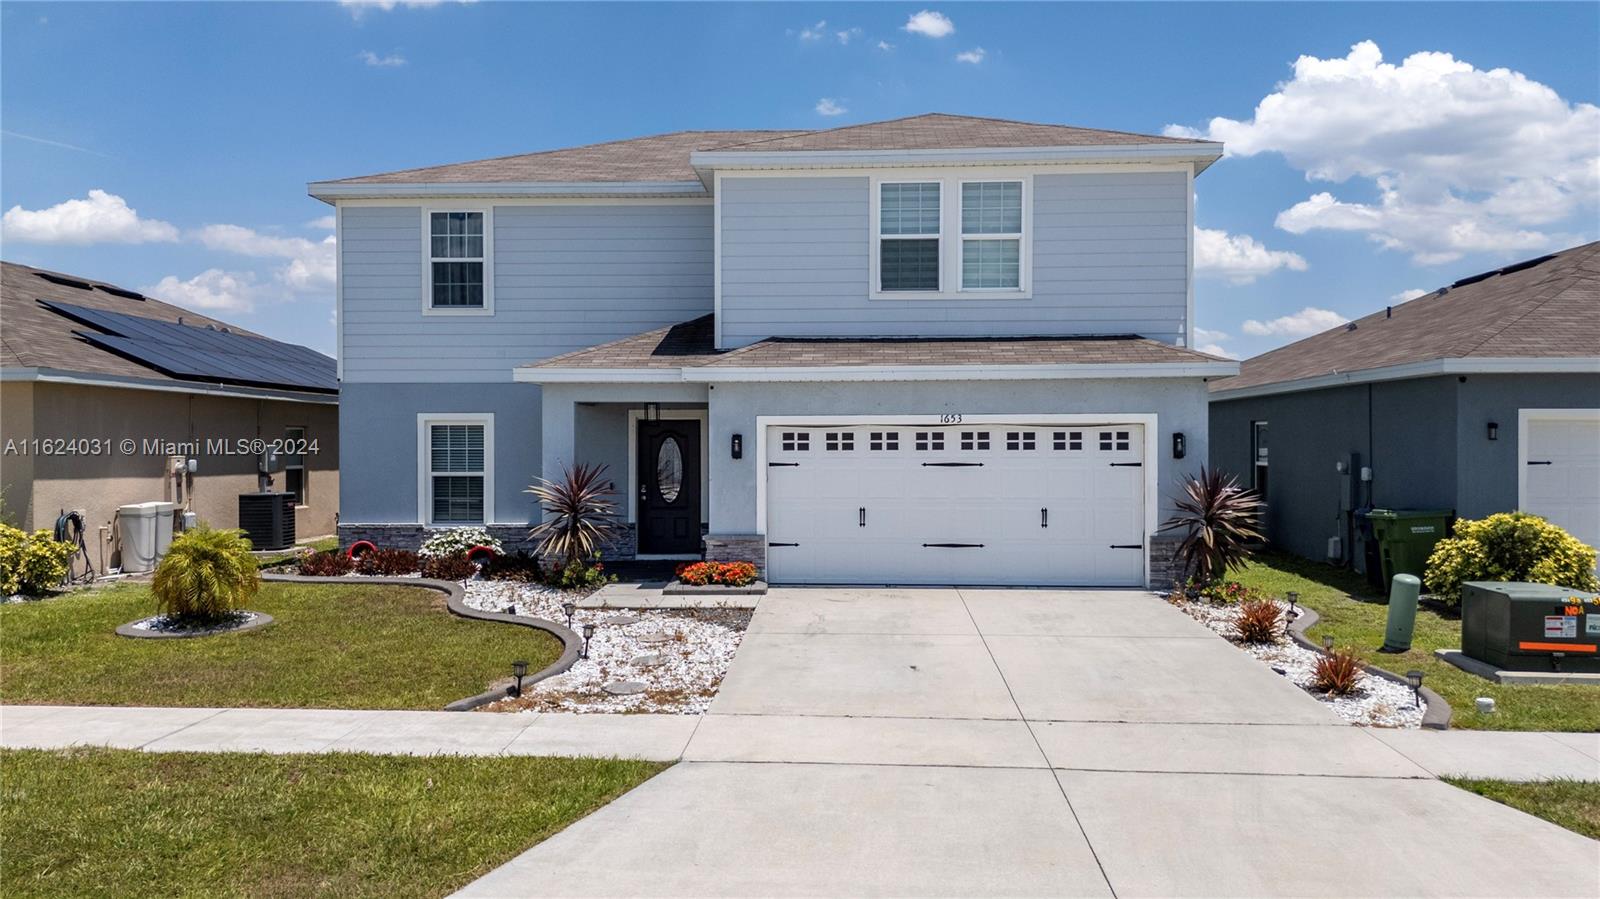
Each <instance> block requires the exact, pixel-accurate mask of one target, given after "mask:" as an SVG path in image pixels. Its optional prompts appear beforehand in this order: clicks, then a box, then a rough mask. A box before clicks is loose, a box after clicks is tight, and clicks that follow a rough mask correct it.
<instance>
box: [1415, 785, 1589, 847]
mask: <svg viewBox="0 0 1600 899" xmlns="http://www.w3.org/2000/svg"><path fill="white" fill-rule="evenodd" d="M1444 780H1445V782H1447V783H1452V784H1455V785H1456V786H1458V787H1460V788H1461V789H1463V790H1468V791H1471V792H1473V793H1477V794H1478V795H1479V796H1487V797H1488V798H1490V799H1493V800H1494V801H1495V802H1499V803H1503V804H1505V805H1509V806H1511V807H1512V808H1514V809H1517V810H1519V811H1524V812H1527V813H1528V814H1530V815H1534V816H1536V817H1539V818H1543V819H1545V820H1546V821H1549V822H1550V823H1552V824H1559V825H1561V826H1562V827H1565V828H1566V829H1568V830H1570V831H1573V832H1574V833H1581V834H1583V835H1584V836H1586V837H1589V838H1590V839H1594V840H1600V783H1597V782H1593V781H1581V780H1542V781H1534V782H1532V783H1512V782H1510V781H1505V780H1469V779H1467V778H1460V777H1446V778H1444Z"/></svg>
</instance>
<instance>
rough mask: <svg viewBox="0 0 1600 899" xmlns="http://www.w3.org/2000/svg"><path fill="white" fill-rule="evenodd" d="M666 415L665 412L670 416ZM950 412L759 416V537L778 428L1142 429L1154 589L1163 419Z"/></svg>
mask: <svg viewBox="0 0 1600 899" xmlns="http://www.w3.org/2000/svg"><path fill="white" fill-rule="evenodd" d="M665 414H666V411H665V410H663V411H662V415H665ZM947 417H948V413H933V414H924V415H757V416H756V471H757V475H756V533H757V534H760V535H762V536H766V533H767V473H768V471H770V469H769V468H768V467H767V433H768V432H769V431H771V430H772V428H774V427H819V428H826V427H829V426H838V425H874V424H878V425H895V426H913V427H915V426H922V427H930V428H951V427H960V426H962V425H1000V424H1016V425H1039V426H1041V427H1053V426H1055V425H1102V424H1103V425H1119V424H1125V425H1139V426H1140V427H1141V428H1142V429H1143V431H1144V449H1143V452H1142V454H1141V455H1140V457H1139V460H1140V461H1141V462H1142V463H1144V464H1143V465H1142V468H1143V469H1144V546H1145V549H1144V583H1145V586H1146V587H1148V586H1149V585H1150V539H1151V538H1152V537H1154V536H1155V533H1156V521H1157V518H1158V515H1159V511H1160V502H1159V500H1158V498H1157V496H1156V488H1157V485H1158V484H1159V483H1160V481H1159V478H1158V477H1157V470H1158V469H1159V468H1160V467H1161V458H1160V456H1159V455H1158V454H1157V444H1158V443H1159V442H1160V441H1159V440H1157V437H1158V436H1159V435H1158V434H1157V432H1156V429H1157V421H1158V416H1157V415H1156V414H1155V413H1153V412H1107V413H1104V414H1089V413H1076V412H1075V413H1055V414H1049V415H1034V414H1029V413H1026V412H1018V413H1013V414H1004V413H1001V414H983V415H961V416H959V420H957V421H944V420H942V419H944V418H947Z"/></svg>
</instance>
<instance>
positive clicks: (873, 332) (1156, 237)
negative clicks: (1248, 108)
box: [721, 172, 1189, 347]
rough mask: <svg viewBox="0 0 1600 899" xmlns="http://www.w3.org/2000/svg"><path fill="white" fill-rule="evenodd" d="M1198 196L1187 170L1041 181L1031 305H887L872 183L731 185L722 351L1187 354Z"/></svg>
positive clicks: (725, 214)
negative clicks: (1061, 340) (1148, 341)
mask: <svg viewBox="0 0 1600 899" xmlns="http://www.w3.org/2000/svg"><path fill="white" fill-rule="evenodd" d="M1187 185H1188V182H1187V178H1186V177H1185V175H1184V174H1183V173H1181V172H1147V173H1146V172H1134V173H1124V174H1110V173H1104V174H1081V175H1077V174H1072V175H1037V176H1035V177H1034V180H1033V196H1032V203H1033V234H1032V235H1031V249H1032V253H1033V261H1032V270H1033V291H1032V294H1033V295H1032V297H1031V298H1030V299H1021V298H1018V299H1000V298H996V297H994V296H993V295H988V296H984V297H981V298H978V297H971V298H966V297H959V296H958V297H953V298H949V299H938V300H903V299H877V300H875V299H871V298H870V293H871V290H870V287H871V285H870V276H869V265H870V258H869V255H870V253H871V251H872V246H871V232H870V220H869V216H870V212H869V210H870V202H871V196H870V189H871V188H870V182H869V180H868V179H867V178H865V177H819V178H813V177H772V178H729V179H724V180H723V181H722V184H721V189H722V200H721V202H722V316H723V320H722V335H723V342H724V344H725V345H727V346H730V347H736V346H744V345H746V344H749V343H754V342H755V341H757V340H760V339H762V338H764V337H769V336H785V337H803V336H814V337H835V336H897V337H899V336H1014V335H1038V334H1139V335H1142V336H1145V337H1151V338H1155V339H1157V340H1163V341H1168V342H1173V343H1175V342H1177V341H1178V340H1179V339H1180V338H1182V336H1183V335H1184V332H1185V330H1186V322H1185V317H1186V315H1187V309H1188V275H1189V269H1188V264H1189V260H1188V251H1189V250H1188V241H1189V236H1188V227H1189V225H1188V197H1187V196H1186V194H1185V191H1186V190H1187ZM946 246H947V251H953V248H954V247H955V246H956V243H955V241H954V240H947V241H946Z"/></svg>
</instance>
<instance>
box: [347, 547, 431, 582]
mask: <svg viewBox="0 0 1600 899" xmlns="http://www.w3.org/2000/svg"><path fill="white" fill-rule="evenodd" d="M417 568H418V559H417V554H416V553H414V552H412V551H411V550H409V549H374V550H370V551H368V552H367V553H366V554H365V555H363V556H362V557H361V558H360V559H358V560H356V571H358V572H360V573H361V574H365V575H379V576H385V577H393V576H395V575H400V574H416V573H417Z"/></svg>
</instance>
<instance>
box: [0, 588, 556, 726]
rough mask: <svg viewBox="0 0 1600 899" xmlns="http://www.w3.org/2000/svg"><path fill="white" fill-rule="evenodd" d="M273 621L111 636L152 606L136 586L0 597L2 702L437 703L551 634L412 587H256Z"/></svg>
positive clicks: (472, 688) (528, 653)
mask: <svg viewBox="0 0 1600 899" xmlns="http://www.w3.org/2000/svg"><path fill="white" fill-rule="evenodd" d="M248 606H249V608H250V609H252V610H254V611H258V612H265V613H267V614H268V615H271V616H272V617H273V618H275V619H276V621H274V622H273V624H271V625H270V626H268V627H265V628H262V629H261V630H255V631H247V632H245V633H240V634H227V635H223V636H215V637H197V638H190V639H167V640H140V639H131V638H128V637H119V636H117V635H116V634H115V633H114V631H115V629H116V627H117V625H119V624H123V623H126V622H129V621H133V620H135V619H138V618H143V617H146V616H148V615H151V614H153V613H154V610H155V605H154V600H152V598H151V596H150V590H149V587H148V586H147V585H136V584H129V585H125V586H118V587H112V588H108V589H103V590H94V591H89V592H85V593H80V594H76V595H72V596H67V597H62V598H60V599H52V600H46V601H42V602H31V603H13V604H8V605H3V606H0V699H3V700H4V701H5V702H8V703H55V704H67V705H151V706H229V707H238V706H255V707H271V708H325V709H439V708H443V707H444V706H445V705H446V704H447V703H450V702H453V701H455V700H457V699H461V698H463V697H467V696H471V695H473V694H476V693H481V692H482V691H483V690H484V689H486V688H487V687H488V686H489V684H490V683H491V682H493V681H495V680H497V679H500V678H504V677H507V676H509V675H510V673H511V663H512V661H514V660H516V659H526V660H527V661H528V663H529V670H531V671H538V670H539V669H541V668H543V667H545V666H546V665H548V664H550V663H551V662H553V661H555V660H556V659H557V658H558V657H559V656H560V654H561V644H560V642H559V641H557V640H556V639H555V638H554V637H552V636H550V635H549V634H546V633H543V632H540V631H535V630H532V629H529V628H525V627H516V626H512V625H506V624H496V623H492V622H487V621H472V620H468V619H465V618H458V617H456V616H454V615H452V614H450V612H449V611H448V610H447V609H446V607H445V601H444V596H443V595H441V594H440V593H438V592H436V591H433V590H426V589H423V588H420V587H388V586H375V585H365V584H290V583H267V584H263V585H262V587H261V593H260V594H259V595H258V596H257V597H256V598H255V599H254V600H252V601H251V602H250V603H249V604H248Z"/></svg>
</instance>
